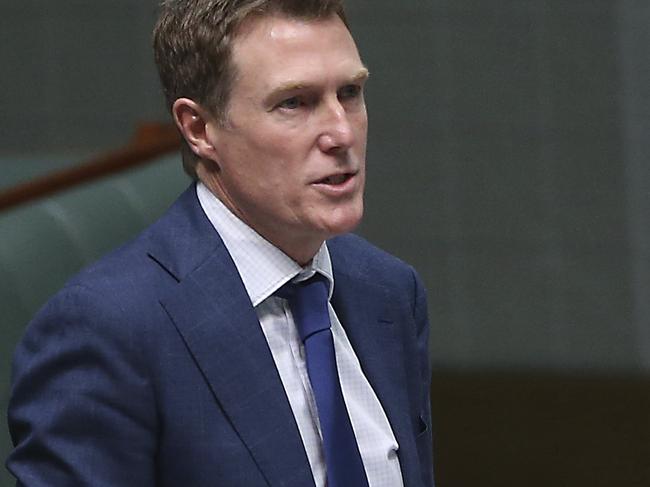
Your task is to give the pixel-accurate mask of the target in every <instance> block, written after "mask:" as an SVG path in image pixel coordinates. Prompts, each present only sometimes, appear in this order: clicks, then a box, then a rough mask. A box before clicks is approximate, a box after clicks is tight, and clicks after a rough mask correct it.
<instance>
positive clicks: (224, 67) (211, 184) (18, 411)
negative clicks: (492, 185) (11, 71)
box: [8, 0, 433, 487]
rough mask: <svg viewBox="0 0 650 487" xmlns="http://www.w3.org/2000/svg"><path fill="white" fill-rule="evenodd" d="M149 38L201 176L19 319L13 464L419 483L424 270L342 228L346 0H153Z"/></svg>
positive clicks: (350, 160)
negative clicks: (23, 329)
mask: <svg viewBox="0 0 650 487" xmlns="http://www.w3.org/2000/svg"><path fill="white" fill-rule="evenodd" d="M154 48H155V53H156V61H157V64H158V67H159V71H160V75H161V80H162V83H163V87H164V90H165V94H166V96H167V99H168V101H169V104H170V106H171V112H172V115H173V117H174V120H175V122H176V124H177V126H178V128H179V130H180V131H181V133H182V135H183V137H184V140H185V144H186V146H185V148H184V165H185V168H186V170H187V171H189V172H190V173H191V174H192V175H193V176H194V177H195V179H196V180H197V183H196V184H193V185H192V186H191V187H190V188H189V189H188V190H187V191H186V192H185V193H184V194H183V195H182V196H181V197H180V198H179V199H178V201H177V202H176V203H175V204H174V205H173V206H172V207H171V209H170V210H169V211H168V212H167V213H166V214H165V215H164V216H163V217H162V218H161V219H160V220H159V221H158V222H157V223H155V224H154V225H153V226H151V227H150V228H148V229H147V230H145V232H144V233H142V234H141V235H140V236H139V237H138V238H137V239H136V240H135V241H134V242H131V243H129V244H127V245H126V246H124V247H122V248H121V249H118V250H117V251H116V252H114V253H113V254H111V255H109V256H107V257H105V258H104V259H103V260H101V261H100V262H99V263H97V264H96V265H94V266H92V267H90V268H89V269H87V270H85V271H84V272H82V273H81V274H80V275H79V276H77V277H76V278H74V279H73V280H72V281H71V282H69V283H68V285H66V287H65V288H64V289H63V290H62V291H61V292H59V293H58V294H57V295H56V296H55V297H54V298H53V299H52V300H51V301H50V302H49V303H48V304H47V305H46V306H45V308H44V309H43V310H42V311H41V312H40V313H39V314H38V315H37V317H36V318H35V320H34V321H33V322H32V323H31V324H30V326H29V328H28V331H27V333H26V336H25V338H24V340H23V342H22V344H21V345H20V346H19V347H18V349H17V351H16V355H15V374H14V375H15V383H14V388H13V393H12V401H11V404H10V425H11V431H12V435H13V438H14V440H15V443H16V448H15V450H14V452H13V453H12V455H11V456H10V458H9V460H8V467H9V469H10V470H11V471H12V472H13V473H14V475H15V476H16V477H17V478H18V479H19V484H20V485H25V486H30V487H32V486H33V487H36V486H45V485H47V486H55V487H56V486H63V485H66V486H67V485H75V486H82V485H83V486H86V485H88V486H120V487H124V486H133V487H147V486H191V487H202V486H206V487H207V486H211V487H214V486H242V487H244V486H245V487H256V486H295V487H305V486H314V485H315V486H318V487H322V486H325V485H328V486H329V487H337V486H349V487H359V486H363V485H369V486H372V487H379V486H385V487H393V486H401V485H404V486H406V487H416V486H417V487H420V486H427V487H429V486H431V485H433V478H432V477H433V475H432V460H431V434H430V427H429V425H430V412H429V402H428V382H429V372H428V363H427V334H428V323H427V318H426V304H425V297H424V293H423V289H422V286H421V285H420V283H419V280H418V278H417V276H416V275H415V273H414V271H413V270H412V269H411V268H410V267H408V266H406V265H405V264H403V263H401V262H400V261H398V260H397V259H395V258H393V257H391V256H389V255H387V254H385V253H383V252H381V251H380V250H378V249H376V248H375V247H373V246H371V245H370V244H368V243H367V242H365V241H363V240H362V239H360V238H358V237H355V236H352V235H347V234H346V233H347V232H349V231H350V230H352V229H353V228H354V227H355V226H356V225H357V224H358V222H359V220H360V218H361V216H362V212H363V188H364V180H365V148H366V130H367V118H366V108H365V103H364V98H363V87H364V83H365V81H366V79H367V77H368V71H367V69H366V68H365V67H364V65H363V64H362V62H361V60H360V58H359V54H358V52H357V48H356V46H355V43H354V41H353V39H352V37H351V35H350V32H349V31H348V29H347V26H346V23H345V16H344V13H343V8H342V6H341V5H340V3H339V2H338V1H336V0H330V1H328V0H172V1H167V2H165V3H164V4H163V6H162V10H161V15H160V19H159V21H158V24H157V26H156V30H155V33H154ZM305 289H319V291H318V293H320V294H319V296H320V297H319V298H318V299H320V300H321V303H322V306H323V307H322V308H319V309H320V311H318V312H316V311H313V310H312V309H311V306H312V305H311V304H305V303H307V302H309V303H311V302H312V301H313V300H312V301H309V300H310V299H311V296H314V294H313V293H312V294H310V295H309V296H308V297H307V298H305V297H304V296H305ZM328 299H329V302H328ZM319 306H320V305H319ZM323 310H324V311H323ZM323 313H324V314H325V318H324V320H325V321H326V322H327V323H326V325H325V326H324V327H323V329H319V330H315V331H313V332H311V331H310V332H305V327H309V326H312V325H311V324H310V323H311V322H312V321H314V320H316V319H317V320H321V321H322V319H323ZM314 317H316V318H314ZM305 323H307V324H305ZM319 326H320V325H319ZM321 332H322V333H321ZM315 336H318V337H319V338H318V340H319V341H318V344H316V345H314V343H315V342H314V341H313V340H312V338H313V337H315ZM321 338H322V339H321ZM327 347H329V348H327ZM328 354H329V355H328ZM327 357H330V358H331V359H332V360H331V361H330V362H328V361H327V360H328V359H327ZM334 357H335V360H334ZM328 371H329V372H328ZM330 372H331V373H330ZM332 378H334V381H332ZM323 384H325V385H323ZM333 418H334V419H333ZM342 452H345V453H342Z"/></svg>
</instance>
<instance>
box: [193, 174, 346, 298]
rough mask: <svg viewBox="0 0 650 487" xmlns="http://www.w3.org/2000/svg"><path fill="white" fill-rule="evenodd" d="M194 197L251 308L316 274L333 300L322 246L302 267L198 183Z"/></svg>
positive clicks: (329, 266)
mask: <svg viewBox="0 0 650 487" xmlns="http://www.w3.org/2000/svg"><path fill="white" fill-rule="evenodd" d="M196 194H197V197H198V199H199V202H200V204H201V207H202V208H203V211H204V212H205V214H206V216H207V217H208V219H209V220H210V223H212V226H213V227H214V229H215V230H216V231H217V233H219V235H220V236H221V239H222V240H223V243H224V245H225V246H226V249H228V252H229V253H230V256H231V257H232V260H233V261H234V263H235V266H236V267H237V271H239V275H240V276H241V279H242V281H243V283H244V287H245V288H246V292H247V293H248V296H249V298H250V300H251V303H253V306H257V305H258V304H260V303H261V302H262V301H264V300H265V299H266V298H268V297H269V296H271V295H272V294H273V293H274V292H275V291H277V290H278V289H279V288H280V287H282V286H283V285H284V284H285V283H286V282H288V281H290V280H294V281H296V282H298V281H303V280H305V279H309V278H310V277H311V276H313V275H314V274H315V273H316V272H318V273H320V274H322V275H323V276H325V277H326V278H327V280H328V281H329V298H331V297H332V292H333V290H334V275H333V273H332V261H331V260H330V255H329V251H328V250H327V244H326V243H325V242H323V244H322V245H321V247H320V249H318V252H317V253H316V255H315V256H314V258H313V259H312V260H311V262H310V263H309V264H307V265H306V266H305V267H301V266H300V265H299V264H298V263H297V262H296V261H294V260H293V259H292V258H291V257H289V256H288V255H287V254H285V253H284V252H282V251H281V250H280V249H278V248H277V247H275V246H274V245H273V244H272V243H270V242H269V241H268V240H266V239H265V238H264V237H262V236H261V235H260V234H259V233H257V232H256V231H255V230H253V229H252V228H251V227H249V226H248V225H247V224H246V223H244V222H243V221H242V220H240V219H239V218H238V217H237V216H235V215H234V214H233V213H232V212H231V211H230V210H229V209H228V208H227V207H226V205H224V204H223V203H222V202H221V201H220V200H219V198H217V197H216V196H215V195H214V194H212V192H211V191H210V190H209V189H208V188H207V187H206V186H205V185H204V184H203V183H201V182H198V183H197V185H196Z"/></svg>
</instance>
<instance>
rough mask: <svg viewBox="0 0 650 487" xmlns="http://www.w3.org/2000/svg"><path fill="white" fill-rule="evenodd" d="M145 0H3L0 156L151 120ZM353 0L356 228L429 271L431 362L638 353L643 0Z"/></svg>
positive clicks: (634, 366) (558, 365)
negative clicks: (360, 165) (359, 62)
mask: <svg viewBox="0 0 650 487" xmlns="http://www.w3.org/2000/svg"><path fill="white" fill-rule="evenodd" d="M8 3H11V5H7V4H8ZM155 3H156V2H155V1H153V0H111V1H99V0H95V1H93V2H86V1H81V0H60V1H58V2H41V1H37V0H23V1H22V2H8V1H4V2H2V5H1V6H0V41H1V42H0V59H2V62H3V86H5V88H4V89H3V90H2V94H1V95H0V96H1V97H2V98H0V100H1V101H0V103H1V104H2V108H1V112H2V113H3V118H4V123H3V125H2V127H3V130H2V131H0V155H3V156H4V155H6V154H9V155H10V154H12V153H14V154H15V153H23V152H31V151H40V152H43V151H51V152H53V153H56V152H65V151H88V150H93V149H101V148H105V147H114V146H116V145H120V144H122V143H123V142H124V141H125V140H126V139H127V138H128V137H129V135H130V134H131V132H132V130H133V128H134V126H135V124H136V123H137V122H138V121H141V120H152V119H154V120H155V119H164V118H165V110H164V107H163V104H162V101H161V95H160V90H159V88H158V84H157V79H156V75H155V72H154V68H153V63H152V61H151V53H150V47H149V37H150V29H151V25H152V23H153V18H154V10H155ZM44 5H45V6H44ZM348 5H349V8H348V10H349V16H350V18H351V23H352V26H353V30H354V32H355V36H356V38H357V41H358V44H359V46H360V49H361V51H362V54H363V57H364V59H365V62H366V64H367V65H368V66H369V68H370V71H371V73H372V74H371V81H370V83H369V85H368V94H367V98H368V105H369V113H370V118H371V126H370V139H369V156H368V162H369V171H370V174H369V181H368V191H367V216H366V219H365V222H364V224H363V226H362V228H361V232H362V233H363V234H364V235H366V236H368V237H369V238H370V239H371V240H373V241H375V242H377V243H378V244H380V245H381V246H383V247H384V248H386V249H387V250H389V251H391V252H393V253H395V254H397V255H398V256H400V257H402V258H404V259H405V260H407V261H409V262H411V263H413V264H414V265H415V266H416V267H417V269H418V270H419V271H420V273H421V274H422V276H423V278H424V280H425V282H426V284H427V286H428V288H429V295H430V307H431V319H432V324H433V336H432V351H433V357H434V362H435V364H436V365H437V366H439V367H441V366H445V367H452V368H469V367H480V368H485V367H490V368H504V367H505V368H510V367H513V368H543V369H561V370H566V369H577V370H594V369H602V370H609V371H625V372H639V371H646V372H648V371H650V323H649V322H648V321H649V320H650V304H648V292H649V291H650V232H649V231H648V225H647V223H646V220H647V216H648V214H649V211H650V196H649V193H648V188H650V174H648V169H647V167H648V164H647V162H646V159H647V154H649V153H650V151H649V150H648V147H647V146H648V142H647V140H648V136H647V134H648V130H646V129H648V128H650V127H648V126H649V125H650V101H649V100H650V96H648V95H650V93H648V90H650V59H649V56H648V54H649V51H650V47H649V46H650V34H649V32H650V31H649V29H650V28H649V27H648V26H649V25H650V5H649V4H648V2H647V1H645V0H644V1H640V0H636V1H633V0H630V1H623V0H620V1H614V0H607V1H606V0H572V1H566V0H403V1H400V2H396V1H394V0H366V1H362V0H357V1H353V0H351V1H349V2H348ZM6 86H8V89H7V87H6ZM7 157H9V156H7ZM0 164H1V163H0ZM1 177H2V176H1V171H0V178H1ZM182 177H183V176H182V174H181V170H180V167H179V178H182Z"/></svg>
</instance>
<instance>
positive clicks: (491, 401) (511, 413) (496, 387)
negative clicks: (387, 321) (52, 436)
mask: <svg viewBox="0 0 650 487" xmlns="http://www.w3.org/2000/svg"><path fill="white" fill-rule="evenodd" d="M432 406H433V423H434V428H433V429H434V449H435V453H434V459H435V471H436V478H437V484H436V485H437V487H474V486H476V487H509V486H512V487H515V486H516V487H538V486H539V487H549V486H569V487H582V486H585V487H587V486H588V487H595V486H603V487H604V486H607V487H636V486H639V487H642V486H643V487H647V486H649V485H650V379H649V378H616V377H593V376H572V377H567V376H550V375H542V374H519V375H517V374H513V373H501V374H499V373H494V374H480V373H476V374H470V373H465V374H460V373H438V374H435V375H434V379H433V383H432Z"/></svg>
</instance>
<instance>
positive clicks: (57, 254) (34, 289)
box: [0, 154, 188, 487]
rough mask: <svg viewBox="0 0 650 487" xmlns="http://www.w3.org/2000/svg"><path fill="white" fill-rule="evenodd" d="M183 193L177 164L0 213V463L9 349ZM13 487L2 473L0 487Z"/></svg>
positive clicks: (169, 160)
mask: <svg viewBox="0 0 650 487" xmlns="http://www.w3.org/2000/svg"><path fill="white" fill-rule="evenodd" d="M187 185H188V179H187V178H186V177H185V176H184V175H183V173H182V169H181V164H180V157H179V156H178V155H176V154H174V155H171V156H166V157H162V158H159V159H157V160H156V161H154V162H152V163H151V164H148V165H146V166H143V167H139V168H136V169H134V170H131V171H128V172H123V173H120V174H118V175H115V176H110V177H106V178H103V179H100V180H97V181H93V182H91V183H88V184H85V185H82V186H78V187H75V188H74V189H71V190H67V191H64V192H61V193H58V194H56V195H54V196H50V197H47V198H43V199H42V200H39V201H35V202H32V203H30V204H26V205H23V206H20V207H17V208H14V209H11V210H9V211H6V212H5V213H0V283H1V284H0V333H1V339H0V413H1V414H2V423H1V424H0V458H1V459H2V461H3V463H4V460H5V459H6V457H7V455H8V454H9V452H10V449H11V441H10V438H9V432H8V430H7V424H6V411H7V402H8V398H9V393H10V370H11V357H12V354H13V349H14V347H15V345H16V343H17V342H18V340H19V339H20V337H21V335H22V333H23V330H24V328H25V326H26V324H27V323H28V322H29V320H30V318H31V317H32V316H33V315H34V314H35V313H36V311H37V310H38V309H39V308H40V307H41V306H42V305H43V304H44V303H45V301H46V300H47V298H48V297H49V296H51V295H52V294H53V293H54V292H56V291H57V289H59V288H60V287H61V286H62V285H63V284H64V283H65V281H67V280H68V279H69V278H70V277H71V276H72V275H73V274H74V273H76V272H77V271H79V270H80V269H81V268H82V267H83V266H85V265H87V264H89V263H91V262H92V261H94V260H96V259H97V258H98V257H100V256H101V255H102V254H104V253H106V252H108V251H109V250H111V249H112V248H114V247H116V246H118V245H119V244H121V243H123V242H125V241H127V240H128V239H130V238H132V237H133V236H135V235H136V234H137V232H138V231H139V230H141V229H142V228H144V227H145V226H146V225H147V224H149V223H151V222H153V221H154V220H155V219H156V218H158V217H159V216H160V215H161V214H162V212H163V211H164V210H165V209H166V208H167V207H168V206H169V205H170V204H171V203H172V202H173V200H174V198H175V197H176V196H177V195H178V194H179V193H180V192H181V191H182V190H183V189H184V188H185V187H186V186H187ZM10 485H14V481H13V480H12V478H11V476H10V475H9V474H8V473H7V472H6V471H5V469H4V468H1V469H0V487H8V486H10Z"/></svg>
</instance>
